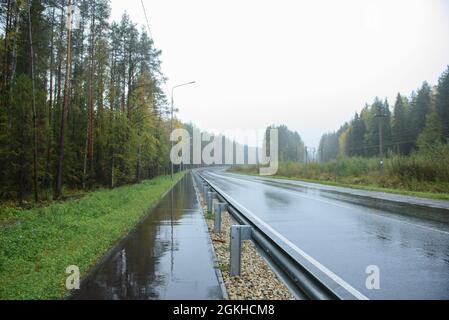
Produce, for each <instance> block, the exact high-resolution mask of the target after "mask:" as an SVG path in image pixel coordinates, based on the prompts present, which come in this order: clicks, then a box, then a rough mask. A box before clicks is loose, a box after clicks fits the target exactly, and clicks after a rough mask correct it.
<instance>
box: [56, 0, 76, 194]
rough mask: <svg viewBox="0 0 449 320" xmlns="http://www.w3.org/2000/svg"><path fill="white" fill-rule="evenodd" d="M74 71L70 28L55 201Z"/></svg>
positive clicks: (61, 164)
mask: <svg viewBox="0 0 449 320" xmlns="http://www.w3.org/2000/svg"><path fill="white" fill-rule="evenodd" d="M68 7H69V8H71V7H72V0H69V4H68ZM72 16H73V12H70V10H69V12H68V13H67V17H68V21H72ZM71 69H72V28H71V26H69V27H68V28H67V61H66V74H65V83H64V102H63V104H62V112H61V125H60V130H59V157H58V166H57V169H56V187H55V199H59V198H60V197H61V190H62V170H63V162H64V142H65V141H64V133H65V123H66V120H67V111H68V105H69V101H70V77H71Z"/></svg>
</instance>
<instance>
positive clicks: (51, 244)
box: [0, 174, 182, 300]
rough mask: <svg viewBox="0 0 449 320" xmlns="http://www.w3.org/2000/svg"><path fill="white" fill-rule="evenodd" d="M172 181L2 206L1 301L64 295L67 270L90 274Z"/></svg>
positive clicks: (0, 218) (157, 181) (165, 179)
mask: <svg viewBox="0 0 449 320" xmlns="http://www.w3.org/2000/svg"><path fill="white" fill-rule="evenodd" d="M181 177H182V174H178V175H176V177H175V180H174V182H175V183H176V182H177V181H179V179H180V178H181ZM172 185H173V182H172V181H171V179H170V178H168V177H160V178H156V179H153V180H149V181H145V182H142V183H140V184H137V185H132V186H124V187H120V188H117V189H114V190H101V191H96V192H92V193H90V194H87V195H86V196H85V197H83V198H82V199H79V200H70V201H67V202H62V203H54V204H52V205H50V206H47V207H40V208H33V209H21V208H12V207H10V208H5V207H4V208H0V299H2V300H5V299H6V300H17V299H19V300H24V299H26V300H38V299H61V298H64V297H65V296H66V294H67V290H66V288H65V279H66V277H67V276H68V275H67V274H66V273H65V270H66V268H67V267H68V266H70V265H76V266H78V267H79V269H80V272H81V275H84V274H86V272H87V271H89V269H91V268H92V267H93V266H94V265H95V264H96V262H97V261H99V259H100V258H101V257H102V256H103V254H104V253H106V252H107V250H108V249H109V248H111V247H112V246H113V245H114V244H115V243H117V241H119V240H120V239H121V238H122V237H123V236H124V235H125V234H126V233H128V232H129V231H130V230H132V228H133V227H134V226H135V225H136V223H137V222H139V221H140V219H141V218H142V217H143V216H144V215H145V213H146V212H147V209H148V208H149V207H151V205H153V204H154V203H155V202H156V201H158V200H159V199H160V198H161V196H162V195H163V194H164V193H165V192H166V191H168V190H169V189H170V188H171V187H172Z"/></svg>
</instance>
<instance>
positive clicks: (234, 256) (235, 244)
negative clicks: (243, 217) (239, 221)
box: [230, 226, 252, 277]
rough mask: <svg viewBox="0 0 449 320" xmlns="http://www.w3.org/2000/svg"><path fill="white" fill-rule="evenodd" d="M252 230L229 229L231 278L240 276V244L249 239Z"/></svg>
mask: <svg viewBox="0 0 449 320" xmlns="http://www.w3.org/2000/svg"><path fill="white" fill-rule="evenodd" d="M251 233H252V228H251V227H250V226H232V227H231V248H230V249H231V255H230V256H231V261H230V264H231V271H230V275H231V277H237V276H240V274H241V270H242V243H243V241H244V240H250V239H251Z"/></svg>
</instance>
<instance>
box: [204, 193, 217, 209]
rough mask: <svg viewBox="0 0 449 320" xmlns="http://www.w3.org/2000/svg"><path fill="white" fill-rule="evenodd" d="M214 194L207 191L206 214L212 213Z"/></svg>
mask: <svg viewBox="0 0 449 320" xmlns="http://www.w3.org/2000/svg"><path fill="white" fill-rule="evenodd" d="M214 196H215V192H213V191H209V192H208V193H207V199H206V200H207V212H212V201H213V199H214Z"/></svg>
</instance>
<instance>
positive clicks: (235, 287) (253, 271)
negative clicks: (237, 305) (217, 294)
mask: <svg viewBox="0 0 449 320" xmlns="http://www.w3.org/2000/svg"><path fill="white" fill-rule="evenodd" d="M195 188H196V187H195ZM196 190H197V193H198V196H199V199H200V201H201V205H202V207H203V212H204V213H205V218H206V222H207V226H208V228H209V233H210V235H211V238H212V243H213V245H214V249H215V254H216V256H217V259H218V261H217V262H218V266H219V268H220V270H221V273H222V275H223V280H224V283H225V286H226V289H227V291H228V295H229V299H230V300H294V297H293V295H292V294H291V293H290V291H289V290H288V289H287V287H286V286H285V285H284V283H283V282H282V281H281V280H280V279H279V278H278V277H277V276H276V274H275V273H274V272H273V270H272V269H271V268H270V266H269V265H268V264H267V262H266V261H265V260H264V259H263V258H262V257H261V256H260V255H259V253H258V252H257V250H256V248H255V247H254V244H253V243H252V242H251V241H245V242H244V244H243V249H242V250H243V258H242V273H241V275H240V276H239V277H231V276H230V275H229V246H230V229H231V225H234V224H236V223H235V222H234V221H233V220H232V218H231V216H230V215H229V213H227V212H225V213H224V214H223V216H222V233H221V234H215V233H213V230H214V221H213V218H212V217H211V216H210V215H207V214H206V213H207V206H206V204H205V202H204V199H203V197H202V194H201V192H198V189H197V188H196ZM211 218H212V219H211Z"/></svg>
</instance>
